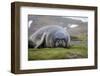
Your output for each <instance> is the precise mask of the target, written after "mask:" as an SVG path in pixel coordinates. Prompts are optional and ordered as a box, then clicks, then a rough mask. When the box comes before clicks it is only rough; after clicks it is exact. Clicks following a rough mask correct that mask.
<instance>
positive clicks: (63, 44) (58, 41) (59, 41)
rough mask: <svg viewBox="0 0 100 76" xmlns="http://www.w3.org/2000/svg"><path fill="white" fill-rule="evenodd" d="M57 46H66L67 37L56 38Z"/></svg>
mask: <svg viewBox="0 0 100 76" xmlns="http://www.w3.org/2000/svg"><path fill="white" fill-rule="evenodd" d="M54 46H55V47H66V40H65V39H56V40H55V42H54Z"/></svg>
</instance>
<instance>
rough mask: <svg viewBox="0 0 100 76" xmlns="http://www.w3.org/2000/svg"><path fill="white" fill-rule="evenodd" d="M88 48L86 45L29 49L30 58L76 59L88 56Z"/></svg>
mask: <svg viewBox="0 0 100 76" xmlns="http://www.w3.org/2000/svg"><path fill="white" fill-rule="evenodd" d="M87 57H88V50H87V47H86V46H84V45H76V46H71V47H70V48H69V49H68V48H40V49H34V48H29V49H28V60H51V59H75V58H87Z"/></svg>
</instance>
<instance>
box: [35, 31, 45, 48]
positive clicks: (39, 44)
mask: <svg viewBox="0 0 100 76" xmlns="http://www.w3.org/2000/svg"><path fill="white" fill-rule="evenodd" d="M45 36H46V33H45V32H44V33H43V35H42V37H41V39H40V40H39V41H37V43H36V46H35V48H38V47H39V46H41V44H42V43H43V41H44V39H45Z"/></svg>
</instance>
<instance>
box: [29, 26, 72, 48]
mask: <svg viewBox="0 0 100 76" xmlns="http://www.w3.org/2000/svg"><path fill="white" fill-rule="evenodd" d="M29 45H31V47H33V48H56V47H64V48H68V47H69V46H70V36H69V34H68V32H67V31H66V29H64V28H63V27H61V26H57V25H53V26H52V25H51V26H44V27H42V28H40V29H38V30H37V31H36V32H35V33H33V34H32V35H31V36H30V37H29Z"/></svg>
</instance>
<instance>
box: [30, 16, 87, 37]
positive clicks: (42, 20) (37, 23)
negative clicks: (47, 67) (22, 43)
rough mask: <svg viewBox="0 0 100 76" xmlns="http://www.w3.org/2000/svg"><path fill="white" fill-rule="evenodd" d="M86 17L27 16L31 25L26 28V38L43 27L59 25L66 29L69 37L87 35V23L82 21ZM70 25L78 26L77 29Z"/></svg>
mask: <svg viewBox="0 0 100 76" xmlns="http://www.w3.org/2000/svg"><path fill="white" fill-rule="evenodd" d="M82 19H86V17H81V18H79V17H72V18H71V17H65V16H50V15H49V16H48V15H29V16H28V22H29V21H30V20H31V21H32V23H31V25H30V27H29V28H28V36H30V35H31V34H32V33H34V32H35V31H36V30H38V29H39V28H41V27H43V26H50V25H59V26H62V27H67V31H68V32H69V33H70V35H71V36H80V35H83V34H84V35H87V31H88V21H82ZM72 25H78V26H77V27H74V28H71V26H72Z"/></svg>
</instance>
